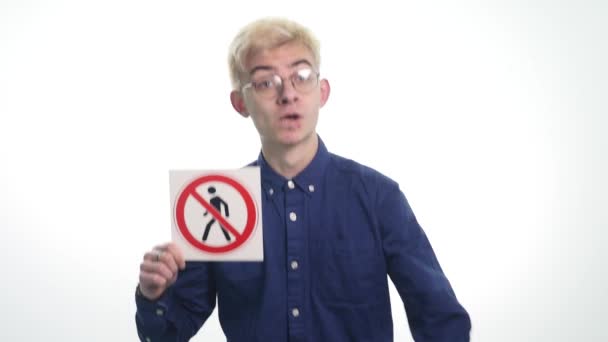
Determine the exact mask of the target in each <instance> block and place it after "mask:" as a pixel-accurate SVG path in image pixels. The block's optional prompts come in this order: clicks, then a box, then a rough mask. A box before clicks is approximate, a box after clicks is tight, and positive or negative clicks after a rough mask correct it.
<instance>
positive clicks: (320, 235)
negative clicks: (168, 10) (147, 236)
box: [136, 19, 471, 342]
mask: <svg viewBox="0 0 608 342" xmlns="http://www.w3.org/2000/svg"><path fill="white" fill-rule="evenodd" d="M319 63H320V55H319V44H318V42H317V40H316V39H315V38H314V37H313V36H312V34H311V33H310V32H309V31H308V30H307V29H306V28H304V27H302V26H300V25H299V24H297V23H294V22H291V21H286V20H282V19H263V20H259V21H256V22H254V23H251V24H249V25H248V26H246V27H245V28H244V29H243V30H242V31H241V32H240V33H239V34H238V35H237V37H236V38H235V40H234V41H233V44H232V46H231V50H230V72H231V79H232V84H233V89H234V90H233V91H232V93H231V94H230V100H231V102H232V105H233V107H234V109H235V110H236V111H237V112H238V113H240V114H241V115H242V116H243V117H250V118H251V119H252V121H253V123H254V125H255V127H256V129H257V130H258V133H259V135H260V140H261V142H262V151H261V153H260V155H259V157H258V159H257V161H256V162H254V163H253V164H252V165H257V166H260V168H261V174H262V191H263V195H262V202H263V204H262V205H263V222H264V261H263V262H214V263H208V262H189V263H187V264H186V263H185V262H184V259H183V256H182V254H181V252H180V250H179V248H178V247H177V246H176V245H175V244H172V243H168V244H165V245H160V246H157V247H155V248H154V249H153V250H151V251H150V252H148V253H146V254H145V256H144V260H143V262H142V264H141V271H140V278H139V279H140V283H139V286H138V288H137V294H136V302H137V314H136V323H137V329H138V333H139V336H140V339H141V340H142V341H188V340H189V339H190V338H191V337H192V336H193V335H194V334H196V332H197V331H198V330H199V329H200V327H201V326H202V324H203V323H204V322H205V320H206V319H207V318H208V317H209V315H210V314H211V312H212V311H213V309H214V308H215V301H216V297H217V303H218V308H219V319H220V323H221V326H222V329H223V330H224V333H225V335H226V337H227V340H228V341H230V342H254V341H264V342H287V341H290V342H293V341H302V342H325V341H326V342H347V341H348V342H351V341H370V342H384V341H393V329H392V318H391V317H392V316H391V307H390V299H389V290H388V279H387V275H388V276H390V278H391V280H392V281H393V283H394V284H395V286H396V288H397V289H398V291H399V294H400V296H401V298H402V300H403V303H404V305H405V309H406V311H407V316H408V320H409V325H410V329H411V332H412V335H413V337H414V339H415V340H416V341H450V342H455V341H468V340H469V331H470V328H471V323H470V320H469V316H468V314H467V312H466V311H465V309H464V308H463V307H462V306H461V305H460V304H459V303H458V301H457V299H456V296H455V294H454V292H453V290H452V288H451V286H450V284H449V282H448V280H447V279H446V277H445V275H444V274H443V272H442V270H441V268H440V266H439V263H438V262H437V259H436V258H435V254H434V252H433V250H432V248H431V245H430V244H429V241H428V240H427V238H426V236H425V234H424V232H423V230H422V229H421V227H420V226H419V225H418V223H417V221H416V218H415V216H414V214H413V213H412V210H411V209H410V207H409V205H408V203H407V201H406V199H405V197H404V195H403V194H402V193H401V191H400V190H399V187H398V185H397V184H396V183H395V182H394V181H392V180H391V179H389V178H387V177H385V176H383V175H382V174H380V173H378V172H377V171H374V170H373V169H371V168H368V167H366V166H363V165H360V164H358V163H356V162H354V161H351V160H348V159H345V158H342V157H339V156H337V155H334V154H331V153H329V152H328V151H327V148H326V147H325V145H324V144H323V142H322V140H321V139H320V138H319V137H318V136H317V134H316V132H315V127H316V124H317V119H318V116H319V109H320V108H321V107H323V105H324V104H325V103H326V102H327V99H328V97H329V94H330V86H329V83H328V81H327V80H326V79H320V77H319Z"/></svg>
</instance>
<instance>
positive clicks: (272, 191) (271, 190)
mask: <svg viewBox="0 0 608 342" xmlns="http://www.w3.org/2000/svg"><path fill="white" fill-rule="evenodd" d="M268 194H269V195H270V196H272V194H274V190H273V189H272V188H270V189H269V190H268Z"/></svg>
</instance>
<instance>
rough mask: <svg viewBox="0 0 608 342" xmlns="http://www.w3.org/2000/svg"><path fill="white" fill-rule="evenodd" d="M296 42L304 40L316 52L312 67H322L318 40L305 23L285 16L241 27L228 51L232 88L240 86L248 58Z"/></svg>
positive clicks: (237, 88)
mask: <svg viewBox="0 0 608 342" xmlns="http://www.w3.org/2000/svg"><path fill="white" fill-rule="evenodd" d="M292 42H297V43H301V44H304V46H306V47H307V48H308V49H309V50H310V52H311V53H312V55H313V58H314V60H313V61H311V62H312V63H313V67H315V68H316V69H317V70H319V66H320V64H321V55H320V52H319V50H320V48H319V45H320V44H319V41H318V40H317V39H316V38H315V36H314V35H313V34H312V32H310V30H309V29H307V28H306V27H304V26H302V25H300V24H298V23H296V22H294V21H290V20H287V19H284V18H264V19H259V20H256V21H254V22H252V23H250V24H248V25H246V26H245V27H243V28H242V29H241V31H240V32H239V33H238V34H237V35H236V37H234V39H233V41H232V44H230V50H229V54H228V65H229V68H230V81H231V82H232V89H234V90H240V89H241V75H242V74H243V73H244V72H246V70H245V62H246V61H247V58H249V57H251V56H252V55H253V54H256V53H258V52H260V51H264V50H268V49H273V48H276V47H279V46H281V45H284V44H287V43H292Z"/></svg>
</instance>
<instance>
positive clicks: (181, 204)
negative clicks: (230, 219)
mask: <svg viewBox="0 0 608 342" xmlns="http://www.w3.org/2000/svg"><path fill="white" fill-rule="evenodd" d="M212 181H215V182H221V183H225V184H228V185H229V186H231V187H233V188H234V189H235V190H236V191H238V193H239V194H240V195H241V197H243V199H244V200H245V207H246V208H247V223H246V224H245V229H244V230H243V234H241V236H240V239H238V238H235V241H234V242H233V243H231V244H228V245H226V246H220V247H213V246H207V245H205V244H204V243H202V242H200V241H198V240H197V239H196V238H195V237H194V236H193V235H192V234H191V233H190V230H188V226H187V225H186V218H185V210H184V209H185V206H186V200H187V199H188V197H189V196H190V194H191V193H193V192H195V191H196V188H198V187H199V186H200V185H201V184H204V183H207V182H212ZM175 220H176V222H177V227H178V228H179V231H180V232H181V233H182V236H183V237H184V238H185V239H186V240H187V241H188V242H189V243H190V244H191V245H192V246H194V247H196V248H198V249H200V250H203V251H205V252H209V253H225V252H229V251H231V250H233V249H235V248H237V247H239V246H241V245H242V244H243V243H245V241H247V239H248V238H249V236H250V235H251V233H252V232H253V228H254V227H255V223H256V210H255V202H254V201H253V198H252V197H251V195H250V194H249V192H247V190H246V189H245V188H244V187H243V186H242V185H241V184H239V183H238V182H237V181H235V180H234V179H232V178H229V177H226V176H223V175H208V176H203V177H199V178H197V179H195V180H194V181H192V182H191V183H190V184H188V185H187V186H186V188H184V190H183V191H182V193H181V194H180V195H179V197H178V199H177V203H176V205H175Z"/></svg>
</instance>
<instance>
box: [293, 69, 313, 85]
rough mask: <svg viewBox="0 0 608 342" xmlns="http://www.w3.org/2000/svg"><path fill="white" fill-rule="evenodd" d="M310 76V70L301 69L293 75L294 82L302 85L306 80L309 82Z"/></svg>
mask: <svg viewBox="0 0 608 342" xmlns="http://www.w3.org/2000/svg"><path fill="white" fill-rule="evenodd" d="M311 75H312V70H310V69H302V70H299V71H298V72H297V73H296V74H295V75H294V78H293V79H294V81H295V82H298V83H303V82H306V81H308V80H310V78H311V77H310V76H311Z"/></svg>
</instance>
